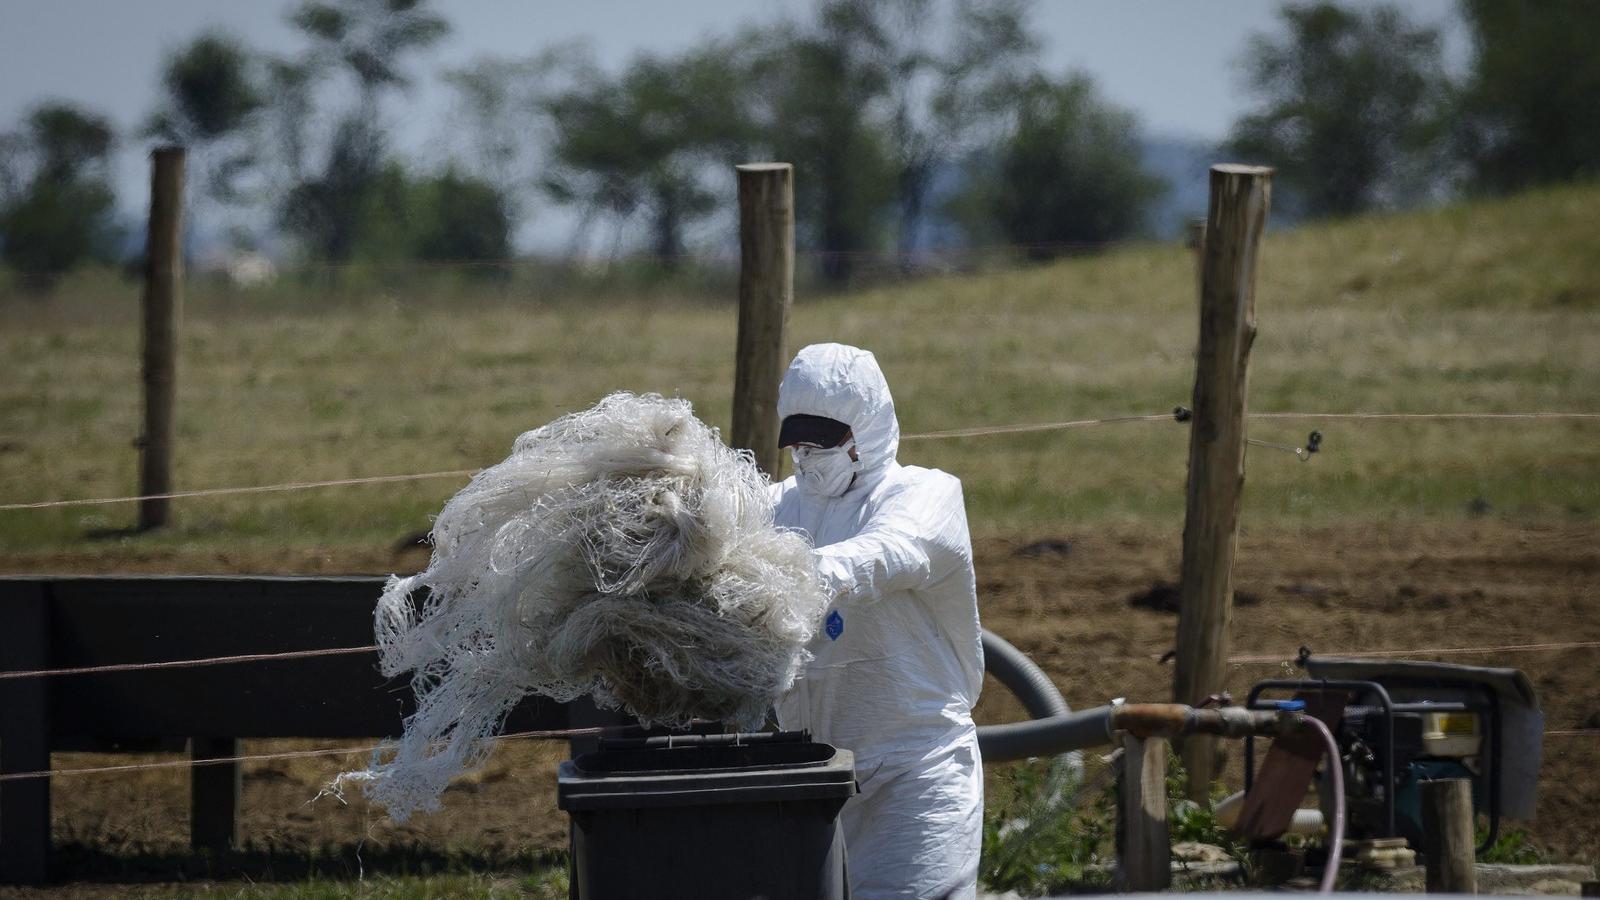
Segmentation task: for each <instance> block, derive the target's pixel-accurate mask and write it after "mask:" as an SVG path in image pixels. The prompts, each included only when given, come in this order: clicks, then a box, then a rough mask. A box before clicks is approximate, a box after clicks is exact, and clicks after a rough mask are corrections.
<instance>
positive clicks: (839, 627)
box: [822, 609, 844, 641]
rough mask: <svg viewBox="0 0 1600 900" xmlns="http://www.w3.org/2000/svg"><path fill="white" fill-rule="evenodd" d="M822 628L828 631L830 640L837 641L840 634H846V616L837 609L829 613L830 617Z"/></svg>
mask: <svg viewBox="0 0 1600 900" xmlns="http://www.w3.org/2000/svg"><path fill="white" fill-rule="evenodd" d="M822 630H823V631H826V632H827V633H828V639H829V640H832V641H837V640H838V639H839V635H841V634H844V616H841V615H839V611H838V610H837V609H836V610H834V611H833V612H830V613H828V619H827V621H826V622H824V623H823V628H822Z"/></svg>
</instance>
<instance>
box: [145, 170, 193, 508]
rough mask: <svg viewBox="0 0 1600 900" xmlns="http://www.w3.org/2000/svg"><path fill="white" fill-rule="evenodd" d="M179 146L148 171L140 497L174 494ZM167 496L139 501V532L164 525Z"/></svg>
mask: <svg viewBox="0 0 1600 900" xmlns="http://www.w3.org/2000/svg"><path fill="white" fill-rule="evenodd" d="M183 169H184V151H183V148H182V147H158V148H157V149H156V151H155V153H154V154H153V155H152V165H151V173H150V231H149V235H148V237H147V239H146V244H145V275H144V434H143V435H142V436H141V437H140V439H139V493H140V494H141V495H150V494H165V493H168V492H169V491H171V490H172V439H173V430H174V406H175V403H174V399H175V398H174V394H175V393H176V390H177V375H176V369H177V356H178V351H177V342H178V313H179V309H180V308H181V306H182V300H183V297H182V291H183V245H182V234H183ZM170 507H171V502H170V501H169V500H167V499H166V498H156V499H149V500H141V501H140V502H139V528H140V529H141V530H144V529H148V528H159V527H161V526H163V525H165V524H167V514H168V511H169V509H170Z"/></svg>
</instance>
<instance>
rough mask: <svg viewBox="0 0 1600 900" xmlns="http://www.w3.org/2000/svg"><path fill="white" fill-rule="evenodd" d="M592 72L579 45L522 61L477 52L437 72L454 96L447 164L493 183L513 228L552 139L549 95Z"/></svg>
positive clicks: (528, 201)
mask: <svg viewBox="0 0 1600 900" xmlns="http://www.w3.org/2000/svg"><path fill="white" fill-rule="evenodd" d="M594 74H595V73H594V72H593V70H592V67H590V65H589V63H588V56H587V51H586V50H585V49H583V48H582V46H581V45H579V46H576V47H574V46H561V47H553V48H549V49H546V50H543V51H541V52H539V53H537V54H535V55H533V56H531V57H528V58H526V59H501V58H496V57H480V58H478V59H476V60H474V61H473V62H472V63H471V64H469V65H467V66H464V67H461V68H458V69H452V70H450V71H448V72H446V73H445V74H444V81H445V83H446V84H448V85H449V86H450V87H451V88H452V89H453V90H454V91H455V93H456V108H455V110H454V119H455V121H454V122H453V123H452V125H453V127H451V129H450V136H451V143H452V147H451V160H452V165H460V166H461V167H462V168H465V169H466V170H468V171H471V172H472V173H474V174H475V175H476V176H477V178H478V179H480V180H482V181H483V182H484V183H486V184H488V185H491V186H493V188H494V189H495V191H496V192H498V194H499V195H500V197H501V199H502V201H503V202H504V204H505V210H506V213H507V214H508V215H509V216H510V217H511V222H512V225H513V227H514V226H515V224H516V223H517V222H519V221H521V220H523V219H524V218H526V217H527V216H528V215H529V213H530V210H531V207H532V200H533V197H534V195H535V194H536V192H537V191H538V189H539V185H540V177H541V174H542V173H543V172H544V170H545V169H546V168H547V165H548V153H547V152H546V151H547V147H546V145H548V144H550V143H552V142H553V141H554V140H555V135H554V134H553V131H552V127H551V122H550V115H549V112H550V110H549V106H550V102H551V99H552V98H553V97H555V96H557V95H559V94H560V93H562V92H564V91H570V90H572V89H573V82H574V81H575V80H577V79H579V78H583V77H588V76H592V75H594Z"/></svg>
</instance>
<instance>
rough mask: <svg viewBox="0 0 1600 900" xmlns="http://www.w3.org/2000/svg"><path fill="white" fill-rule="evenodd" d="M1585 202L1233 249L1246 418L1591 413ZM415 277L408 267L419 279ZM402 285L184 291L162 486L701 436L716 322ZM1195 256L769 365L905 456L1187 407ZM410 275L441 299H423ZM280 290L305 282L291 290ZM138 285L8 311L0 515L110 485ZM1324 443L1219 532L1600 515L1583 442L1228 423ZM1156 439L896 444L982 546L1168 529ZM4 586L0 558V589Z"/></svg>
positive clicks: (125, 410)
mask: <svg viewBox="0 0 1600 900" xmlns="http://www.w3.org/2000/svg"><path fill="white" fill-rule="evenodd" d="M1596 234H1600V188H1596V187H1581V188H1570V189H1564V190H1560V191H1552V192H1545V193H1537V194H1529V195H1524V196H1520V197H1516V198H1513V199H1509V200H1504V201H1498V202H1494V203H1483V204H1477V205H1472V206H1463V207H1457V208H1450V209H1445V210H1440V211H1436V212H1428V213H1420V214H1409V215H1401V216H1392V217H1383V218H1371V219H1363V220H1358V221H1351V222H1346V223H1338V224H1332V225H1325V226H1319V227H1312V228H1304V229H1300V230H1298V231H1295V232H1291V233H1283V234H1273V235H1271V236H1270V237H1269V238H1268V240H1267V242H1266V247H1265V249H1264V251H1263V253H1262V263H1261V274H1260V286H1259V293H1258V301H1257V318H1258V324H1259V329H1260V333H1259V338H1258V340H1257V343H1256V349H1255V355H1254V358H1253V360H1252V366H1251V386H1250V404H1251V408H1252V409H1254V410H1260V411H1311V412H1321V411H1346V410H1363V411H1395V412H1417V411H1445V412H1503V411H1521V410H1585V411H1600V252H1596V247H1595V245H1594V240H1595V235H1596ZM425 274H426V273H423V275H425ZM423 275H419V276H418V277H416V278H415V279H413V280H412V282H411V285H410V287H409V288H407V287H401V288H399V289H398V290H395V289H394V288H393V287H392V286H391V289H390V290H388V291H380V290H378V289H376V288H375V289H374V291H373V293H372V294H369V295H356V296H352V295H351V294H350V293H349V292H341V293H339V294H337V295H330V296H328V297H324V298H318V297H317V296H315V295H312V294H299V293H296V292H295V290H294V289H292V288H290V287H289V286H285V285H280V286H279V287H276V288H274V289H271V290H269V291H267V292H264V293H263V294H261V295H259V296H256V295H252V294H250V293H238V292H225V291H222V290H219V289H215V288H207V287H206V286H204V285H198V286H196V287H194V288H193V289H191V292H190V296H189V298H188V305H187V309H186V312H185V317H184V323H183V332H182V345H181V363H180V365H181V369H180V375H179V378H180V386H179V390H178V405H179V420H178V445H177V450H176V458H177V463H176V465H177V469H176V484H177V486H178V487H179V488H180V489H187V488H204V487H213V486H231V485H253V484H267V483H277V482H286V481H302V480H315V479H331V478H341V477H346V476H361V475H386V474H396V473H410V472H426V471H435V470H444V469H459V468H470V467H474V466H481V465H484V464H487V463H490V462H494V461H497V460H499V459H500V458H502V457H503V456H504V455H505V454H506V452H508V450H509V447H510V443H511V440H512V438H513V437H514V436H515V435H516V434H517V433H519V432H520V431H523V430H525V429H527V428H530V427H533V426H536V425H538V424H541V423H543V422H545V421H547V420H549V419H550V418H552V417H554V416H556V415H559V414H561V413H563V412H565V411H568V410H572V409H576V408H580V407H582V406H585V405H587V404H589V403H591V402H593V401H594V400H595V399H596V398H598V397H599V396H601V395H603V394H605V393H606V392H608V391H611V390H617V389H628V390H634V391H656V392H660V393H664V394H669V395H680V396H683V397H686V398H688V399H690V400H692V401H693V402H694V403H695V405H696V408H697V410H699V411H700V413H701V415H702V416H703V417H705V418H706V419H707V420H708V421H711V422H713V423H718V424H725V423H726V421H727V418H728V415H729V403H730V396H729V395H730V391H731V389H730V384H731V371H732V348H733V336H734V325H735V321H734V312H733V306H732V303H731V301H728V302H720V303H719V302H709V301H705V300H703V299H692V298H691V299H678V300H674V299H673V298H671V297H670V296H668V297H661V296H656V297H653V298H651V299H649V300H629V299H627V298H618V299H617V300H615V301H612V302H607V303H602V302H601V301H598V300H594V299H585V300H582V301H568V302H558V301H543V302H541V301H539V300H536V299H528V298H525V297H523V296H520V295H519V293H518V291H517V290H515V289H506V288H502V289H483V290H480V291H477V292H473V291H471V290H463V289H462V287H461V286H460V284H459V283H455V282H451V283H450V284H449V285H448V288H446V286H445V285H444V283H443V282H442V281H437V280H430V279H429V278H426V277H423ZM1193 279H1194V273H1193V261H1192V258H1191V256H1190V255H1189V253H1188V252H1187V251H1184V250H1183V249H1181V248H1179V247H1176V246H1167V245H1150V246H1132V247H1129V248H1126V249H1121V250H1117V251H1115V252H1111V253H1108V254H1106V255H1104V256H1099V257H1094V258H1085V259H1076V260H1071V261H1065V262H1061V263H1057V264H1055V265H1050V266H1044V267H1037V268H1029V269H1023V270H1017V271H1010V272H1004V273H998V274H995V273H989V274H978V275H948V276H940V277H927V278H919V279H915V280H907V281H904V282H901V283H895V284H892V285H889V286H885V287H880V288H877V289H873V290H870V291H867V292H863V293H857V294H850V295H845V296H834V297H826V298H811V297H801V298H799V300H798V301H797V303H796V306H795V311H794V317H793V322H792V332H791V333H792V338H791V344H792V345H794V346H799V345H800V344H802V343H806V342H810V341H817V340H829V339H837V340H842V341H847V342H854V343H857V344H861V345H863V346H867V347H869V348H871V349H873V350H874V351H875V352H876V353H877V355H878V357H879V359H880V361H881V362H882V364H883V366H884V369H885V370H886V372H887V374H888V377H889V380H890V384H891V386H892V387H893V389H894V391H895V393H896V400H897V405H898V408H899V411H900V416H901V420H902V425H903V428H904V430H905V431H906V432H907V433H917V432H923V431H931V430H938V429H947V428H954V427H965V426H978V425H999V424H1012V423H1020V422H1044V421H1056V420H1066V419H1080V418H1089V417H1097V416H1108V415H1123V414H1129V413H1159V412H1163V411H1167V410H1170V409H1171V408H1172V407H1173V406H1175V405H1177V404H1180V403H1187V402H1188V398H1189V392H1190V385H1191V383H1192V379H1193V361H1192V352H1193V345H1194V335H1195V327H1196V325H1195V319H1196V314H1195V299H1194V293H1195V292H1194V287H1193ZM431 284H438V285H439V287H440V291H439V293H440V296H433V295H431V292H430V290H429V286H430V285H431ZM307 290H308V291H309V289H307ZM137 299H138V291H137V288H136V286H135V285H132V284H127V283H119V282H114V281H105V280H94V279H86V280H85V281H84V282H83V283H80V284H76V285H75V284H74V283H72V282H68V283H67V284H66V285H65V286H64V287H63V292H62V295H61V296H58V297H56V298H54V299H51V300H46V301H38V300H31V299H28V298H22V297H16V296H8V297H6V298H5V299H4V300H3V301H0V302H3V306H0V309H3V310H4V315H5V317H6V319H7V327H6V328H5V329H4V330H3V333H0V355H3V357H4V358H5V359H6V371H7V376H6V377H5V379H4V381H3V383H0V422H3V423H4V424H3V426H0V428H3V437H0V483H3V484H4V491H3V495H4V496H3V499H4V501H6V502H20V501H34V500H50V499H58V498H74V497H95V496H115V495H123V494H128V493H132V492H134V488H135V486H136V466H137V455H136V450H135V449H134V447H133V441H134V439H135V438H136V436H137V435H138V432H139V421H140V405H139V404H140V400H139V387H138V385H139V369H138V336H137V331H136V328H135V326H136V313H137V306H138V304H137ZM1313 427H1316V428H1320V430H1321V431H1322V432H1323V434H1324V435H1325V442H1324V445H1323V446H1324V452H1323V453H1322V454H1320V455H1319V456H1318V457H1317V458H1316V459H1315V460H1314V461H1313V462H1311V463H1309V464H1301V463H1299V462H1296V461H1295V459H1294V458H1293V457H1292V456H1289V455H1288V454H1285V453H1279V452H1275V451H1271V450H1267V449H1264V448H1259V447H1258V448H1254V449H1252V451H1251V454H1250V463H1249V474H1248V485H1247V490H1246V508H1245V513H1244V516H1245V521H1246V522H1247V523H1251V524H1255V525H1269V524H1270V525H1276V524H1279V523H1296V522H1305V523H1316V522H1323V521H1329V520H1335V521H1337V520H1347V519H1349V518H1352V517H1354V518H1363V519H1367V518H1371V519H1383V520H1401V521H1406V520H1414V519H1422V520H1440V519H1456V518H1460V517H1463V516H1465V515H1467V514H1468V511H1469V507H1471V508H1473V509H1476V510H1478V511H1480V512H1482V511H1484V510H1485V508H1486V507H1487V509H1488V510H1489V511H1490V512H1491V513H1492V514H1494V515H1498V516H1509V517H1514V518H1518V519H1527V518H1538V519H1548V518H1555V519H1560V520H1584V521H1592V520H1594V519H1595V518H1596V517H1597V516H1600V478H1597V477H1596V475H1597V474H1600V440H1596V438H1597V433H1600V427H1597V426H1596V424H1594V423H1526V422H1512V423H1505V422H1479V423H1456V424H1433V423H1429V424H1422V425H1416V424H1391V423H1372V422H1359V423H1352V422H1318V421H1316V420H1306V421H1293V422H1289V421H1257V422H1255V423H1254V424H1253V425H1252V427H1251V434H1252V436H1254V437H1256V438H1259V439H1263V440H1268V441H1272V442H1275V443H1284V444H1297V443H1300V442H1303V440H1304V438H1305V434H1306V432H1308V431H1309V430H1310V429H1311V428H1313ZM1186 442H1187V435H1186V433H1185V428H1184V427H1183V426H1179V425H1177V424H1175V423H1170V422H1162V423H1155V424H1127V425H1117V426H1108V427H1104V428H1097V429H1088V430H1079V431H1071V432H1052V433H1044V434H1030V435H1017V436H996V437H986V438H965V439H955V440H943V441H926V442H913V443H907V444H905V445H904V446H903V448H902V449H903V454H902V455H903V458H904V459H905V460H907V461H913V462H917V463H922V464H928V465H934V466H939V467H941V468H945V469H948V470H950V471H953V472H955V473H957V474H958V475H960V476H961V478H962V479H963V481H964V482H965V484H966V488H967V495H968V502H969V504H970V514H971V519H972V521H973V523H974V527H975V529H976V530H977V531H978V532H980V533H990V534H993V533H1012V532H1016V531H1025V530H1028V529H1034V528H1039V527H1045V526H1049V525H1052V524H1054V523H1059V522H1063V521H1080V522H1081V521H1121V522H1130V523H1131V522H1140V521H1146V522H1148V521H1167V520H1170V518H1171V517H1173V516H1176V515H1179V514H1180V511H1181V504H1182V493H1183V479H1184V470H1185V448H1186ZM460 483H461V480H460V479H455V480H450V479H443V480H433V481H425V482H419V483H414V484H401V485H383V486H377V487H349V488H338V489H327V490H319V491H305V492H296V493H285V494H268V495H247V496H243V497H223V498H207V499H196V500H185V501H181V502H179V504H178V506H177V510H176V515H175V522H176V527H174V528H172V529H171V530H170V531H169V532H167V533H165V534H161V535H151V536H147V537H141V538H139V539H137V540H136V541H122V542H118V541H106V540H98V541H96V540H90V539H87V538H86V537H85V535H86V533H88V532H90V531H93V530H96V529H115V528H117V527H119V526H124V525H127V524H130V523H131V522H132V521H133V514H134V510H133V508H132V507H131V506H127V505H124V506H105V507H87V508H82V507H78V508H66V509H58V510H33V511H8V512H0V551H3V552H5V553H6V554H8V556H9V555H11V554H22V555H23V556H24V557H25V558H26V560H28V562H29V564H30V565H38V566H46V567H48V565H49V563H48V561H49V560H50V559H51V558H52V557H54V556H56V555H64V556H70V557H78V556H81V555H95V556H98V555H111V556H122V555H125V554H132V555H135V556H137V555H139V554H141V553H147V552H161V553H163V554H167V553H176V554H177V556H178V557H179V558H188V557H190V556H191V555H201V556H205V555H210V556H213V557H216V556H221V555H226V556H227V557H228V559H230V560H232V561H233V563H232V564H233V565H235V566H237V567H241V568H250V567H252V566H256V565H260V566H271V565H272V553H273V552H274V551H275V550H282V549H288V548H318V549H327V548H335V547H349V546H359V545H371V544H372V543H374V542H383V541H386V540H389V539H392V538H394V537H396V536H398V535H400V534H402V533H405V532H407V531H411V530H415V529H417V528H420V527H422V526H424V525H425V523H426V521H427V516H428V514H429V513H430V512H431V511H433V510H435V509H437V508H438V506H439V505H440V503H441V502H442V501H443V499H444V498H445V497H447V496H449V495H450V494H451V493H452V492H454V490H455V489H456V488H457V487H459V486H460ZM16 567H17V565H16V561H15V559H13V562H12V563H11V564H10V565H8V568H13V569H15V568H16Z"/></svg>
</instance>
